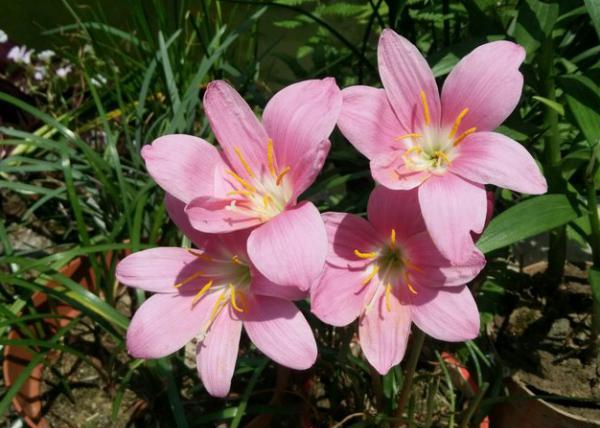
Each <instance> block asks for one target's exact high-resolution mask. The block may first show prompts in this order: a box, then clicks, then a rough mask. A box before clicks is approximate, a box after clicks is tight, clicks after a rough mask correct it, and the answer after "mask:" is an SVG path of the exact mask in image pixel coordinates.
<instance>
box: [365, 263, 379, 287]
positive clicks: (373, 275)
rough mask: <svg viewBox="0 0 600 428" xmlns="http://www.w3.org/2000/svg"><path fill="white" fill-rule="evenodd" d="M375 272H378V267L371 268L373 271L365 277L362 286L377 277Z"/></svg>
mask: <svg viewBox="0 0 600 428" xmlns="http://www.w3.org/2000/svg"><path fill="white" fill-rule="evenodd" d="M377 272H379V265H375V266H373V270H372V271H371V273H370V274H369V276H367V277H366V278H365V280H364V281H363V283H362V285H363V286H364V285H367V284H368V283H369V282H371V280H372V279H373V278H374V277H375V275H377Z"/></svg>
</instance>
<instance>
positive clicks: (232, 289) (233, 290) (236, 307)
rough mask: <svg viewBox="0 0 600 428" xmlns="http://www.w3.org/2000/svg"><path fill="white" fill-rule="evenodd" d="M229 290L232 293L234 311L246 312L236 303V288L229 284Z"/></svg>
mask: <svg viewBox="0 0 600 428" xmlns="http://www.w3.org/2000/svg"><path fill="white" fill-rule="evenodd" d="M229 290H230V291H231V306H233V309H235V310H236V311H237V312H244V309H243V308H240V307H239V306H238V304H237V302H236V301H235V287H234V286H233V285H232V284H229Z"/></svg>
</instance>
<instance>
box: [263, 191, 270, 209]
mask: <svg viewBox="0 0 600 428" xmlns="http://www.w3.org/2000/svg"><path fill="white" fill-rule="evenodd" d="M271 202H272V199H271V196H270V195H269V194H268V193H265V194H264V195H263V205H264V206H265V208H267V207H268V206H269V204H270V203H271Z"/></svg>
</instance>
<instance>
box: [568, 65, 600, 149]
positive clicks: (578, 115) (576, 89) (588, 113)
mask: <svg viewBox="0 0 600 428" xmlns="http://www.w3.org/2000/svg"><path fill="white" fill-rule="evenodd" d="M559 84H560V86H561V88H562V89H563V91H564V92H565V97H566V99H567V105H568V107H569V111H570V112H571V113H572V114H573V117H574V118H575V121H576V122H577V126H578V128H579V129H580V130H581V132H582V133H583V135H584V136H585V138H586V140H587V141H588V142H589V143H590V144H591V145H595V144H597V143H598V142H599V141H600V110H598V106H600V88H598V86H596V84H595V83H594V82H593V81H592V80H591V79H589V78H587V77H585V76H565V77H562V78H560V80H559Z"/></svg>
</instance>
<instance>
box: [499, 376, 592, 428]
mask: <svg viewBox="0 0 600 428" xmlns="http://www.w3.org/2000/svg"><path fill="white" fill-rule="evenodd" d="M509 379H510V381H512V382H513V383H514V385H515V386H517V387H518V388H519V389H520V390H521V391H523V392H524V393H525V394H527V395H528V396H530V397H536V394H534V393H533V391H532V390H531V389H529V387H528V386H527V384H526V383H525V382H524V381H522V380H521V379H520V378H519V375H518V374H514V375H512V376H511V377H510V378H509ZM510 395H514V394H513V393H511V394H510ZM533 400H535V401H537V402H538V403H540V404H542V405H543V406H544V407H546V408H548V409H550V410H551V411H553V412H556V413H558V414H560V415H561V416H564V417H566V418H570V419H573V420H575V421H577V422H583V423H587V424H593V425H594V426H598V427H600V422H598V421H594V420H591V419H587V418H585V417H583V416H579V415H575V414H573V413H569V412H567V411H565V410H563V409H561V408H559V407H557V406H555V405H554V404H552V403H551V402H549V401H546V400H544V399H543V398H533Z"/></svg>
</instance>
